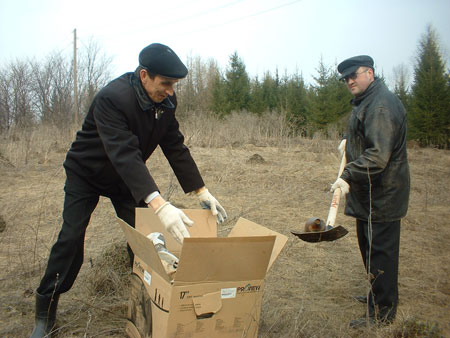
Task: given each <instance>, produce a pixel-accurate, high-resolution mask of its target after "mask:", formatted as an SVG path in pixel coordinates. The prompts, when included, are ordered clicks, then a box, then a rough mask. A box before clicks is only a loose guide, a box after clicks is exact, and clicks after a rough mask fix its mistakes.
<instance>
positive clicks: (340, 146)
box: [338, 139, 347, 157]
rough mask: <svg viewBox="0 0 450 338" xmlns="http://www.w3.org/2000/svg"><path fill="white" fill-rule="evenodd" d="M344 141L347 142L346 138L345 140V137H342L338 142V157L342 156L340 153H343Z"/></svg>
mask: <svg viewBox="0 0 450 338" xmlns="http://www.w3.org/2000/svg"><path fill="white" fill-rule="evenodd" d="M346 142H347V140H346V139H343V140H342V141H341V143H339V146H338V151H339V156H340V157H342V154H343V153H344V150H345V144H346Z"/></svg>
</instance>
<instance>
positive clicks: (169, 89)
mask: <svg viewBox="0 0 450 338" xmlns="http://www.w3.org/2000/svg"><path fill="white" fill-rule="evenodd" d="M140 76H141V82H142V85H143V87H144V89H145V91H146V92H147V94H148V96H149V97H150V99H151V100H152V101H153V102H155V103H160V102H162V101H163V100H164V99H165V98H166V97H167V96H169V95H170V96H172V95H173V92H174V88H173V87H174V85H175V83H177V82H178V79H170V78H167V77H163V76H160V75H156V76H155V77H154V78H153V79H152V78H151V77H150V76H149V75H148V73H147V71H146V70H141V72H140Z"/></svg>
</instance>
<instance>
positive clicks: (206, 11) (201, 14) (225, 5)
mask: <svg viewBox="0 0 450 338" xmlns="http://www.w3.org/2000/svg"><path fill="white" fill-rule="evenodd" d="M244 1H246V0H235V1H232V2H228V3H225V4H223V5H220V6H217V7H213V8H210V9H206V10H204V11H201V12H197V13H194V14H192V15H188V16H181V17H179V18H175V19H170V21H171V22H174V23H176V24H178V23H180V22H185V21H189V20H192V19H195V18H199V17H202V16H205V15H207V14H211V13H214V12H217V11H219V10H222V9H225V8H228V7H231V6H234V5H236V4H238V3H241V2H244ZM165 24H167V22H166V21H165ZM160 27H161V23H157V24H153V25H151V26H145V27H144V28H143V27H142V26H141V27H140V28H135V29H132V30H128V31H121V32H120V35H124V34H131V33H133V32H137V31H142V30H143V29H145V30H150V29H154V28H160ZM114 35H115V36H117V33H114ZM97 36H105V37H106V36H107V34H99V35H97Z"/></svg>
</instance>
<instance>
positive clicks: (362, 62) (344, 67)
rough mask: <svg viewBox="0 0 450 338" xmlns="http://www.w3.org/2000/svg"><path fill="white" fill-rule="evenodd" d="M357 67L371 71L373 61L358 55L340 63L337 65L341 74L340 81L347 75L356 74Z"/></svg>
mask: <svg viewBox="0 0 450 338" xmlns="http://www.w3.org/2000/svg"><path fill="white" fill-rule="evenodd" d="M359 67H370V68H372V69H373V59H372V58H371V57H370V56H369V55H358V56H354V57H351V58H349V59H346V60H344V61H342V62H341V63H340V64H339V65H338V72H339V73H341V77H340V78H339V79H340V80H342V79H343V78H345V77H346V76H347V75H350V74H351V73H353V72H356V71H357V70H358V68H359Z"/></svg>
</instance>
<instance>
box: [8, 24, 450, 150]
mask: <svg viewBox="0 0 450 338" xmlns="http://www.w3.org/2000/svg"><path fill="white" fill-rule="evenodd" d="M79 60H80V61H79V63H78V65H77V68H78V77H77V82H78V97H77V100H78V105H77V106H78V107H80V108H79V110H80V111H79V112H75V111H74V109H75V107H76V105H75V101H74V98H73V89H74V88H73V85H74V81H73V76H72V74H73V63H72V61H71V60H70V58H67V57H64V56H63V55H62V54H61V53H53V54H51V55H50V56H49V57H47V58H46V59H45V60H44V61H42V62H37V61H30V60H28V61H19V60H18V61H16V62H12V63H10V64H8V65H4V66H2V67H1V68H0V130H1V131H5V130H8V129H9V128H11V127H12V126H19V127H20V126H28V125H34V124H39V123H52V124H55V125H58V126H67V125H68V124H70V123H73V121H74V114H77V115H78V116H80V118H79V119H78V120H79V121H80V120H81V117H82V116H83V115H84V114H85V113H86V111H87V109H88V106H89V104H90V102H91V100H92V98H93V97H94V95H95V93H96V92H97V91H98V90H99V89H100V88H101V87H103V86H104V85H105V84H106V83H107V82H108V81H109V80H111V76H110V72H109V70H108V69H109V67H110V65H111V59H110V58H108V57H106V56H105V55H102V54H101V51H100V48H99V47H98V45H97V44H96V43H94V42H92V41H90V43H89V44H88V45H87V46H85V47H84V48H83V49H82V50H80V57H79ZM186 66H187V67H188V69H189V74H188V76H187V77H186V78H185V79H183V80H182V81H180V82H179V83H178V84H177V89H176V92H177V98H178V102H179V107H178V114H179V115H181V116H186V117H187V116H188V114H189V113H191V112H194V111H195V112H197V113H202V114H213V115H215V116H217V118H218V119H219V120H220V119H222V118H226V117H227V115H229V114H230V113H231V112H235V111H239V112H247V113H248V114H259V115H261V114H263V113H266V112H275V113H277V114H280V115H282V116H283V118H284V119H285V120H286V121H287V122H288V123H289V129H290V130H291V132H292V134H293V135H301V136H305V137H312V136H313V135H314V134H315V133H317V132H320V133H321V134H322V135H325V136H336V135H337V134H341V133H343V132H344V130H345V126H346V122H347V120H348V115H349V114H350V112H351V104H350V100H351V94H350V93H349V92H348V90H347V88H346V86H345V84H344V83H342V82H340V81H339V74H338V73H337V70H336V68H337V67H336V65H332V66H328V65H326V64H325V63H324V62H323V60H322V59H320V60H319V62H318V66H317V68H316V71H317V75H316V76H315V77H313V83H311V84H308V83H306V82H305V80H304V78H303V76H302V74H301V72H299V71H296V72H295V73H294V74H287V72H284V73H283V74H280V73H279V71H278V70H276V71H275V73H274V74H272V73H271V72H266V73H265V74H264V75H263V76H262V77H261V78H259V77H258V76H255V77H253V78H251V77H250V76H249V74H248V73H247V71H246V67H245V63H244V61H243V60H242V59H241V58H240V57H239V55H238V53H237V52H234V53H233V54H232V55H230V57H229V62H228V65H227V66H226V68H225V69H221V68H220V66H219V65H218V64H217V61H215V60H214V59H208V60H203V59H202V58H201V57H199V56H189V57H188V58H187V61H186ZM131 71H132V70H131ZM375 71H376V69H375ZM449 73H450V72H449V70H448V69H446V64H445V62H444V61H443V58H442V55H441V52H440V48H439V43H438V38H437V34H436V32H435V31H434V30H433V28H432V27H431V26H428V27H427V29H426V32H425V33H424V34H423V35H422V37H421V38H420V40H419V45H418V48H417V55H416V61H415V64H414V78H413V81H412V85H411V86H409V85H408V83H409V82H408V72H407V67H405V66H404V65H400V66H398V67H396V68H395V69H394V74H395V87H394V88H393V91H394V92H395V94H396V95H397V96H398V97H399V98H400V99H401V100H402V102H403V104H404V105H405V107H406V110H407V112H408V123H409V139H414V140H417V141H418V142H420V144H421V145H423V146H437V147H441V148H449V147H450V75H449ZM376 75H377V76H379V77H381V78H383V76H382V75H381V74H377V73H376Z"/></svg>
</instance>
